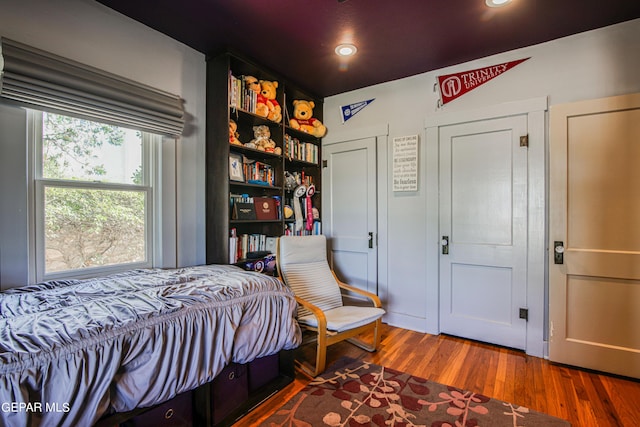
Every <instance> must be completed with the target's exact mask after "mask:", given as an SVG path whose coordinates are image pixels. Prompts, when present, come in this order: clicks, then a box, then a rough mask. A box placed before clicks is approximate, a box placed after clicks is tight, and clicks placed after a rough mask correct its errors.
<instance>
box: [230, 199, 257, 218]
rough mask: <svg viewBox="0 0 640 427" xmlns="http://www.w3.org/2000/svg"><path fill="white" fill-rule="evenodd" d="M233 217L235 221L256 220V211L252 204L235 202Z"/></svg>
mask: <svg viewBox="0 0 640 427" xmlns="http://www.w3.org/2000/svg"><path fill="white" fill-rule="evenodd" d="M233 217H234V218H235V219H245V220H249V219H256V209H255V205H254V204H253V203H242V202H236V203H234V204H233Z"/></svg>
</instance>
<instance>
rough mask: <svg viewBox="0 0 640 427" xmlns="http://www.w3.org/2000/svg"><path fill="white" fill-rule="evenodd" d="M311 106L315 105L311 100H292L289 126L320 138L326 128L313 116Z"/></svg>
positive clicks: (325, 131)
mask: <svg viewBox="0 0 640 427" xmlns="http://www.w3.org/2000/svg"><path fill="white" fill-rule="evenodd" d="M313 107H315V103H314V102H313V101H305V100H300V99H296V100H294V101H293V118H292V119H291V120H290V121H289V126H291V127H292V128H294V129H298V130H300V131H302V132H306V133H309V134H311V135H313V136H315V137H317V138H322V137H323V136H325V134H326V133H327V128H326V126H325V125H323V124H322V122H321V121H320V120H318V119H316V118H315V117H313Z"/></svg>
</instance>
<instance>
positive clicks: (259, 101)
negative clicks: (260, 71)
mask: <svg viewBox="0 0 640 427" xmlns="http://www.w3.org/2000/svg"><path fill="white" fill-rule="evenodd" d="M244 87H245V88H246V89H248V90H250V91H252V92H255V97H256V107H255V111H253V112H254V113H255V114H256V115H258V116H260V117H267V116H268V115H269V107H268V105H267V100H266V99H265V97H264V96H263V95H262V94H261V93H260V91H261V89H260V81H259V80H258V79H257V78H255V77H254V76H244Z"/></svg>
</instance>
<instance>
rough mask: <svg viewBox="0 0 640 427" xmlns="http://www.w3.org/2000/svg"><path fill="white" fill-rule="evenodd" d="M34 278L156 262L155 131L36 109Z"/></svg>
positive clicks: (96, 271)
mask: <svg viewBox="0 0 640 427" xmlns="http://www.w3.org/2000/svg"><path fill="white" fill-rule="evenodd" d="M30 117H31V119H30V121H31V123H32V127H31V128H32V129H33V138H32V139H33V145H32V147H34V154H35V155H34V156H33V158H34V160H35V161H34V167H33V172H34V177H35V180H34V182H35V186H34V190H35V192H34V196H35V203H34V208H35V209H34V211H35V215H34V220H35V225H36V226H35V236H34V241H35V259H36V268H35V270H36V271H35V273H36V279H37V280H46V279H51V278H56V277H61V276H65V277H69V276H80V275H85V276H88V275H92V274H99V273H104V272H109V271H117V270H123V269H128V268H133V267H148V266H151V265H153V235H154V209H153V206H154V202H153V200H154V192H153V190H154V186H153V185H152V184H153V182H154V181H155V180H154V176H153V168H152V165H153V161H152V160H153V157H154V149H153V147H154V146H157V145H158V144H154V143H152V140H153V139H155V138H159V137H157V136H155V135H152V134H148V133H144V132H140V131H136V130H131V129H126V128H122V127H118V126H114V125H109V124H104V123H98V122H94V121H89V120H84V119H78V118H73V117H68V116H63V115H59V114H53V113H47V112H36V111H31V113H30Z"/></svg>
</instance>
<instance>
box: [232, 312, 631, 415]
mask: <svg viewBox="0 0 640 427" xmlns="http://www.w3.org/2000/svg"><path fill="white" fill-rule="evenodd" d="M309 347H311V346H309ZM299 352H300V355H301V356H302V357H305V358H307V359H306V360H313V359H312V356H313V353H312V349H311V348H304V349H300V350H299ZM342 356H348V357H352V358H357V359H363V360H367V361H369V362H371V363H375V364H378V365H384V366H388V367H391V368H394V369H398V370H401V371H404V372H408V373H411V374H413V375H416V376H419V377H422V378H426V379H429V380H432V381H436V382H439V383H443V384H448V385H452V386H455V387H459V388H462V389H465V390H471V391H474V392H477V393H482V394H484V395H486V396H490V397H494V398H496V399H500V400H505V401H508V402H512V403H515V404H519V405H523V406H526V407H528V408H530V409H533V410H536V411H540V412H544V413H547V414H549V415H554V416H556V417H560V418H563V419H566V420H568V421H569V422H571V424H572V425H573V426H575V427H587V426H588V427H631V426H634V427H635V426H640V381H638V380H633V379H626V378H620V377H616V376H612V375H606V374H602V373H597V372H591V371H586V370H582V369H575V368H572V367H568V366H564V365H558V364H555V363H551V362H549V361H547V360H545V359H541V358H538V357H533V356H528V355H526V354H525V353H523V352H521V351H517V350H513V349H508V348H503V347H498V346H494V345H490V344H485V343H479V342H475V341H469V340H465V339H461V338H457V337H452V336H446V335H439V336H434V335H429V334H423V333H419V332H413V331H408V330H405V329H400V328H394V327H392V326H388V325H383V330H382V340H381V345H380V349H379V350H378V351H377V352H376V353H368V352H366V351H364V350H361V349H359V348H357V347H356V346H353V345H351V344H349V343H339V344H335V345H333V346H331V347H329V349H328V351H327V365H330V364H331V363H333V362H335V361H337V360H338V359H339V358H340V357H342ZM309 380H310V378H308V377H307V376H306V375H304V374H303V373H302V372H300V371H298V372H297V373H296V378H295V380H294V382H293V383H291V384H290V385H288V386H287V387H286V388H285V389H284V390H282V391H281V392H280V393H278V394H276V395H274V396H273V397H271V398H270V399H269V400H268V401H266V402H265V403H263V404H262V405H261V406H259V407H258V408H256V409H255V410H254V411H252V412H251V413H250V414H248V415H247V416H245V417H244V418H243V419H241V420H239V421H238V422H237V423H236V424H234V427H245V426H255V425H259V424H260V423H261V422H262V421H263V420H265V419H266V418H267V417H268V416H269V415H271V414H272V413H273V412H275V411H276V410H277V409H278V408H279V407H280V406H281V405H282V404H284V403H285V402H286V401H288V400H289V399H290V398H291V397H293V396H294V395H295V394H296V393H298V392H299V391H300V390H301V389H302V388H304V386H305V385H306V384H307V383H308V382H309Z"/></svg>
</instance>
